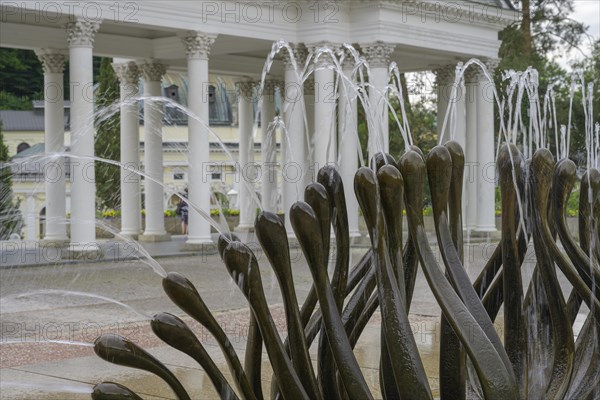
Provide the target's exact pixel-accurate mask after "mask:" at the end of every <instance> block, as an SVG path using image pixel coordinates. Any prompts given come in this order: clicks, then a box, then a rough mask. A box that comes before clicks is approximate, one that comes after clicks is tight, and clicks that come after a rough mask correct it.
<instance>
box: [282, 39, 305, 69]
mask: <svg viewBox="0 0 600 400" xmlns="http://www.w3.org/2000/svg"><path fill="white" fill-rule="evenodd" d="M290 47H291V48H292V53H293V55H294V57H293V58H294V60H296V65H298V67H299V68H300V67H302V66H303V65H304V63H305V62H306V57H307V56H308V49H307V48H306V46H305V45H304V43H290ZM282 54H283V61H284V62H285V67H286V68H292V57H291V55H290V53H289V51H288V50H287V49H285V51H284V52H283V53H282Z"/></svg>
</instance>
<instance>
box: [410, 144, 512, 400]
mask: <svg viewBox="0 0 600 400" xmlns="http://www.w3.org/2000/svg"><path fill="white" fill-rule="evenodd" d="M399 164H400V168H401V173H402V176H403V177H404V184H405V186H404V190H405V193H406V214H407V216H408V227H409V229H410V231H411V235H413V237H414V240H415V244H416V247H417V251H418V253H419V259H420V264H421V266H422V267H423V272H424V273H425V277H426V278H427V281H428V283H429V287H430V288H431V290H432V292H433V294H434V296H435V297H436V300H437V302H438V304H440V307H441V308H442V311H443V312H444V315H445V316H446V318H447V319H448V321H449V322H450V324H451V325H452V328H453V329H454V331H455V332H456V334H457V335H458V337H459V339H460V340H461V343H462V344H463V346H464V347H465V350H466V351H467V353H468V354H469V356H470V358H471V360H472V362H473V364H474V366H475V369H476V371H477V375H478V377H479V380H480V382H481V385H482V389H483V391H484V394H485V396H486V397H488V398H491V399H505V398H506V399H509V398H510V399H513V398H517V397H518V392H517V388H516V382H515V380H514V375H513V374H512V371H510V372H509V371H507V370H506V368H504V363H503V361H502V358H501V357H500V356H499V355H498V353H497V351H496V349H495V348H494V346H493V344H492V343H491V342H490V341H489V339H488V337H487V336H486V334H485V333H484V332H483V330H482V329H481V327H480V326H479V324H478V323H477V322H476V321H475V319H474V318H473V316H472V315H471V313H470V312H469V311H468V309H467V308H466V306H465V305H464V304H463V303H462V301H461V300H460V298H459V297H458V295H457V294H456V293H455V292H454V290H453V288H452V286H451V285H450V283H449V282H448V280H447V279H446V277H445V276H444V275H443V273H442V272H441V270H440V268H439V266H438V265H437V261H436V260H435V257H434V255H433V252H432V251H431V248H430V247H429V242H428V240H427V235H426V233H425V228H424V226H423V213H422V209H423V182H424V176H425V164H424V162H423V159H422V158H421V156H420V155H419V154H418V153H416V152H414V151H409V152H407V153H406V154H404V155H403V156H402V158H401V159H400V163H399Z"/></svg>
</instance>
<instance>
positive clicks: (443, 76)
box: [433, 64, 456, 86]
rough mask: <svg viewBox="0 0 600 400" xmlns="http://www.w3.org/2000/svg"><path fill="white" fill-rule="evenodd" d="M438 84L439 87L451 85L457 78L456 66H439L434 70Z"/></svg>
mask: <svg viewBox="0 0 600 400" xmlns="http://www.w3.org/2000/svg"><path fill="white" fill-rule="evenodd" d="M433 73H434V74H435V79H436V83H437V84H438V86H439V85H451V84H452V83H453V82H454V77H455V76H456V64H446V65H441V66H438V67H437V68H435V69H434V70H433Z"/></svg>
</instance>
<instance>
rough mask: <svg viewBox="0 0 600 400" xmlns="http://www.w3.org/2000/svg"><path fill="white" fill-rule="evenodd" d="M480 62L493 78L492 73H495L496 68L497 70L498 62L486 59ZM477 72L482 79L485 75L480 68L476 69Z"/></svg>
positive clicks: (497, 60) (493, 59) (495, 59)
mask: <svg viewBox="0 0 600 400" xmlns="http://www.w3.org/2000/svg"><path fill="white" fill-rule="evenodd" d="M482 61H483V63H484V64H485V67H486V68H487V70H488V73H489V74H490V76H494V71H496V68H498V65H499V64H500V60H499V59H497V58H486V59H484V60H482ZM478 71H479V73H480V78H481V79H483V78H484V77H485V75H484V74H483V71H482V70H481V69H480V68H478Z"/></svg>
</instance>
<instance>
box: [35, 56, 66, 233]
mask: <svg viewBox="0 0 600 400" xmlns="http://www.w3.org/2000/svg"><path fill="white" fill-rule="evenodd" d="M36 54H37V56H38V58H39V59H40V61H41V63H42V65H43V67H44V143H45V151H46V154H47V155H51V154H52V153H58V152H62V151H64V145H65V111H64V107H65V103H64V85H63V70H64V67H65V61H66V60H67V57H66V52H63V51H62V50H52V49H41V50H39V51H36ZM44 182H45V187H46V233H45V236H44V240H48V241H59V242H60V241H66V240H67V226H66V217H67V211H66V208H65V199H66V194H65V160H64V158H63V157H55V158H52V159H51V160H50V161H48V162H47V163H46V165H45V166H44Z"/></svg>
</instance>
